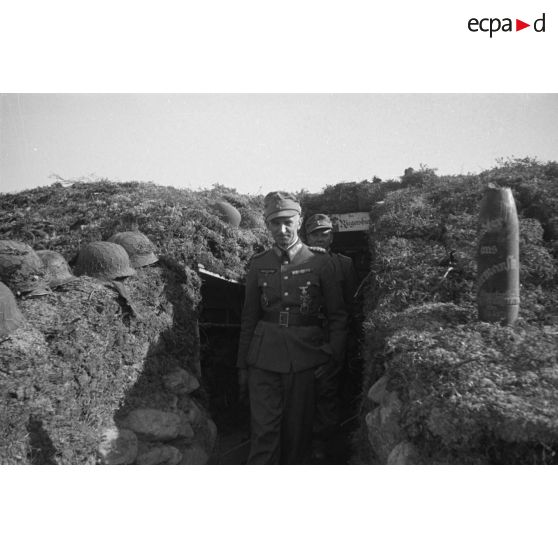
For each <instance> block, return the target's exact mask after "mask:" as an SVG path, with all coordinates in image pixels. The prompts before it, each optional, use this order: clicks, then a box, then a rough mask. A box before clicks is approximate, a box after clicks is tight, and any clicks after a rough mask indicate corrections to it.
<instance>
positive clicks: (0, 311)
mask: <svg viewBox="0 0 558 558" xmlns="http://www.w3.org/2000/svg"><path fill="white" fill-rule="evenodd" d="M24 323H25V318H24V317H23V314H22V313H21V312H20V310H19V308H18V307H17V303H16V299H15V296H14V293H12V291H10V289H9V288H8V287H7V286H6V285H4V283H2V282H0V337H5V336H6V335H9V334H10V333H12V331H15V330H16V329H17V328H18V327H20V326H21V325H23V324H24Z"/></svg>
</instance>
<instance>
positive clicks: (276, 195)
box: [264, 192, 302, 221]
mask: <svg viewBox="0 0 558 558" xmlns="http://www.w3.org/2000/svg"><path fill="white" fill-rule="evenodd" d="M301 211H302V209H301V207H300V204H299V203H298V201H297V199H296V198H295V197H294V196H293V194H290V193H289V192H270V193H269V194H267V196H266V197H265V198H264V217H265V219H266V221H267V220H268V219H275V218H276V217H293V216H294V215H300V213H301Z"/></svg>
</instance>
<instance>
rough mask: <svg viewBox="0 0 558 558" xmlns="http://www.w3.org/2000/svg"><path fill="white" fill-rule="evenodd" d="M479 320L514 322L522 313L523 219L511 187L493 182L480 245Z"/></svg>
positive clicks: (482, 215)
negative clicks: (520, 249) (520, 238)
mask: <svg viewBox="0 0 558 558" xmlns="http://www.w3.org/2000/svg"><path fill="white" fill-rule="evenodd" d="M477 305H478V312H479V320H481V321H483V322H501V323H504V324H505V325H513V323H514V322H515V320H516V319H517V316H518V314H519V220H518V218H517V210H516V207H515V201H514V199H513V194H512V191H511V189H510V188H506V187H503V188H500V187H498V186H495V185H494V184H489V185H488V188H487V189H486V191H485V194H484V197H483V199H482V201H481V205H480V212H479V229H478V247H477Z"/></svg>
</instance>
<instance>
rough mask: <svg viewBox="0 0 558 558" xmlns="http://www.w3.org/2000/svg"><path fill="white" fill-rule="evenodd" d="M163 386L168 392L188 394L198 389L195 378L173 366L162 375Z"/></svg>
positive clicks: (197, 382)
mask: <svg viewBox="0 0 558 558" xmlns="http://www.w3.org/2000/svg"><path fill="white" fill-rule="evenodd" d="M163 384H164V386H165V388H166V389H167V390H168V391H171V392H174V393H183V394H188V393H192V392H193V391H196V390H197V389H198V388H199V387H200V382H199V380H198V379H197V378H196V376H195V375H194V374H192V373H190V372H188V370H185V369H184V368H181V367H180V366H174V367H173V368H171V369H170V370H169V371H168V372H166V373H165V374H164V375H163Z"/></svg>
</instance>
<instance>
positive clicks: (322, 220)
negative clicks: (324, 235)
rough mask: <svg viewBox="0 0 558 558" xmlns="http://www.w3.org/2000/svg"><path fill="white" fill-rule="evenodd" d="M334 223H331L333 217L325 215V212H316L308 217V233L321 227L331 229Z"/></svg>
mask: <svg viewBox="0 0 558 558" xmlns="http://www.w3.org/2000/svg"><path fill="white" fill-rule="evenodd" d="M331 228H333V225H332V224H331V219H330V218H329V217H328V216H327V215H324V214H323V213H316V214H315V215H312V216H311V217H309V218H308V220H307V221H306V226H305V229H306V234H308V233H311V232H314V231H317V230H319V229H331Z"/></svg>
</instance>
